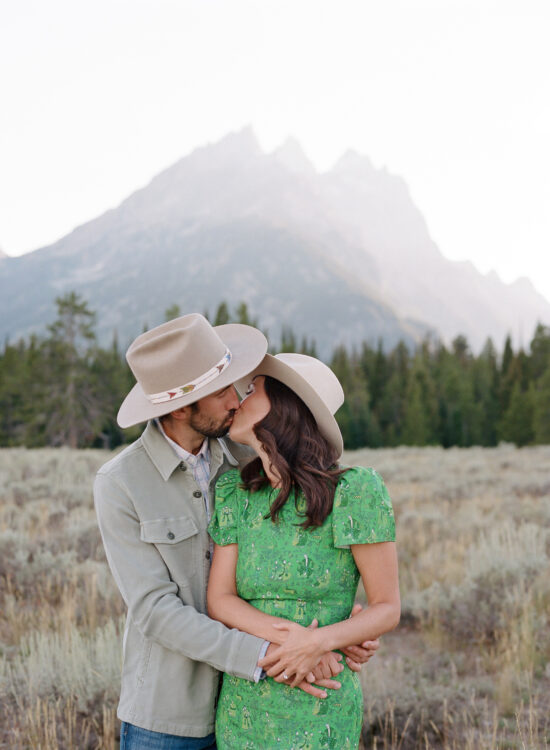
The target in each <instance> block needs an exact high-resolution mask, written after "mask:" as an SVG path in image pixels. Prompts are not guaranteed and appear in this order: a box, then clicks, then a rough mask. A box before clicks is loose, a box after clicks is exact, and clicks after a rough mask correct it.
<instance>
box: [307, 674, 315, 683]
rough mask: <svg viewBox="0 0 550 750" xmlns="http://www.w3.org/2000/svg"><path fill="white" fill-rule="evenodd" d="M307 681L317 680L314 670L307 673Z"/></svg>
mask: <svg viewBox="0 0 550 750" xmlns="http://www.w3.org/2000/svg"><path fill="white" fill-rule="evenodd" d="M306 682H315V675H314V674H313V672H309V674H307V675H306Z"/></svg>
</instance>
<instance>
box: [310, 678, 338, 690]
mask: <svg viewBox="0 0 550 750" xmlns="http://www.w3.org/2000/svg"><path fill="white" fill-rule="evenodd" d="M315 684H316V685H319V686H320V687H324V688H329V690H339V689H340V688H341V687H342V683H341V682H338V681H337V680H316V681H315Z"/></svg>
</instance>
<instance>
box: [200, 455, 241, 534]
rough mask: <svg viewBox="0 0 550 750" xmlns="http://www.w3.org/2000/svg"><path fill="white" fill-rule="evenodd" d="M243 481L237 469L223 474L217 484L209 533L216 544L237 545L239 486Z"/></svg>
mask: <svg viewBox="0 0 550 750" xmlns="http://www.w3.org/2000/svg"><path fill="white" fill-rule="evenodd" d="M240 481H241V477H240V474H239V472H238V471H237V470H236V469H232V470H231V471H228V472H226V473H225V474H222V476H221V477H220V478H219V479H218V481H217V482H216V491H215V498H216V501H215V505H214V513H213V514H212V519H211V521H210V524H209V526H208V533H209V534H210V536H211V537H212V539H213V540H214V541H215V542H216V544H219V545H221V546H222V547H224V546H225V545H226V544H236V543H237V536H238V534H237V527H238V505H237V503H238V484H239V482H240Z"/></svg>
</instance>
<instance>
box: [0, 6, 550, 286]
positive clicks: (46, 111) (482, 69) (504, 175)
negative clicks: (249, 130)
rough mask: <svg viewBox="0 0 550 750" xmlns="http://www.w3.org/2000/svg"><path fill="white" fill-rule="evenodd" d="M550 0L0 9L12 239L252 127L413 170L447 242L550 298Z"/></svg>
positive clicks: (0, 146)
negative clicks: (527, 282)
mask: <svg viewBox="0 0 550 750" xmlns="http://www.w3.org/2000/svg"><path fill="white" fill-rule="evenodd" d="M549 39H550V2H548V0H514V1H512V0H498V2H489V0H424V1H419V2H415V0H406V1H398V0H378V1H377V2H374V1H373V0H354V1H353V2H349V1H347V0H338V1H336V0H334V1H333V2H324V1H323V0H314V1H310V0H291V1H287V0H250V1H246V0H196V1H191V0H93V2H92V0H89V1H88V2H84V1H83V0H48V2H44V0H17V2H14V3H4V4H3V7H2V10H1V11H0V65H1V70H2V73H1V76H0V107H1V109H0V118H1V119H0V122H1V128H0V247H1V248H2V249H3V250H4V251H5V252H7V253H8V254H10V255H18V254H21V253H23V252H27V251H29V250H33V249H36V248H37V247H40V246H43V245H46V244H49V243H51V242H53V241H55V240H56V239H58V238H59V237H61V236H63V235H64V234H66V233H67V232H69V231H70V230H71V229H72V228H73V227H74V226H76V225H78V224H81V223H83V222H85V221H87V220H89V219H92V218H94V217H95V216H97V215H98V214H100V213H102V212H103V211H105V210H106V209H107V208H111V207H113V206H115V205H117V204H118V203H119V202H120V201H121V200H123V199H124V198H125V197H126V196H127V195H128V194H129V193H131V192H132V191H133V190H135V189H136V188H138V187H141V186H142V185H144V184H146V183H147V182H148V181H149V180H150V179H151V177H152V176H153V175H155V174H156V173H158V172H159V171H161V170H162V169H163V168H165V167H167V166H169V165H170V164H172V163H173V162H175V161H176V160H177V159H179V158H180V157H181V156H183V155H185V154H187V153H188V152H189V151H191V150H192V149H193V148H194V147H196V146H198V145H203V144H205V143H207V142H211V141H215V140H218V139H219V138H221V137H222V136H223V135H225V134H226V133H227V132H229V131H231V130H237V129H240V128H241V127H243V126H244V125H247V124H251V125H252V126H253V128H254V130H255V131H256V134H257V136H258V138H259V140H260V143H261V145H262V146H263V147H264V148H265V149H266V150H271V149H273V148H275V147H276V146H277V145H278V144H279V143H280V142H281V141H283V140H284V139H285V138H286V137H287V136H288V135H293V136H295V137H296V138H297V139H298V140H299V141H300V142H301V143H302V146H303V148H304V150H305V152H306V154H307V155H308V156H309V157H310V158H311V160H312V161H313V162H314V164H315V165H316V166H317V167H318V168H319V169H328V168H330V166H331V165H332V164H333V163H334V161H336V159H337V158H338V157H339V156H340V155H341V153H342V152H343V151H345V150H346V149H348V148H354V149H355V150H357V151H359V152H361V153H363V154H366V155H368V156H369V157H370V158H371V160H372V162H373V163H374V165H375V166H376V167H382V166H384V165H385V166H387V168H388V169H389V170H390V171H391V172H394V173H396V174H399V175H400V176H402V177H403V178H404V179H405V180H406V182H407V183H408V185H409V187H410V190H411V193H412V196H413V199H414V200H415V202H416V204H417V205H418V207H419V208H420V209H421V211H422V212H423V214H424V216H425V218H426V221H427V223H428V227H429V229H430V232H431V234H432V236H433V238H434V239H435V241H436V242H437V243H438V245H439V247H440V249H441V251H442V252H443V253H444V255H446V256H448V257H449V258H454V259H470V260H472V261H473V262H474V264H475V265H476V266H477V267H478V268H479V269H480V270H481V271H483V272H487V271H489V270H490V269H492V268H494V269H496V270H497V272H498V273H499V275H500V276H501V278H503V279H504V280H505V281H512V280H514V279H515V278H517V277H518V276H528V277H530V278H531V280H532V281H533V282H534V283H535V285H536V287H537V288H538V289H539V290H540V291H541V292H543V293H544V294H545V296H546V297H547V298H548V299H550V83H549V81H550V74H549V71H550V43H549Z"/></svg>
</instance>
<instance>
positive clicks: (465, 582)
mask: <svg viewBox="0 0 550 750" xmlns="http://www.w3.org/2000/svg"><path fill="white" fill-rule="evenodd" d="M107 457H108V454H107V453H105V452H102V451H91V450H89V451H88V450H86V451H70V450H65V449H57V450H56V449H37V450H24V449H4V450H1V451H0V717H1V719H0V722H1V723H0V726H1V729H0V748H10V750H18V749H19V748H40V749H41V750H57V749H58V748H62V749H63V750H74V749H78V750H88V749H89V750H92V748H98V749H99V748H103V749H105V750H114V749H115V748H116V747H117V746H118V743H117V731H118V725H117V719H116V703H117V695H118V679H119V669H120V656H121V641H122V630H123V610H124V608H123V605H122V602H121V599H120V596H119V594H118V592H117V590H116V587H115V585H114V582H113V581H112V579H111V575H110V572H109V570H108V568H107V565H106V562H105V558H104V554H103V548H102V545H101V540H100V537H99V533H98V530H97V527H96V523H95V515H94V509H93V503H92V495H91V485H92V478H93V475H94V473H95V471H96V469H97V468H98V467H99V466H100V465H101V464H102V463H103V462H104V461H105V460H106V459H107ZM346 462H347V463H349V464H362V465H370V466H374V467H375V468H376V469H378V470H379V471H380V473H381V474H382V476H383V477H384V479H385V480H386V483H387V485H388V487H389V489H390V494H391V496H392V498H393V501H394V507H395V511H396V517H397V529H398V548H399V556H400V577H401V594H402V602H403V615H402V620H401V625H400V626H399V628H398V629H397V630H396V631H395V632H394V633H391V634H389V635H387V636H385V637H384V639H383V645H382V648H381V649H380V651H379V653H378V654H377V655H376V656H375V657H374V659H372V661H371V662H370V663H369V665H368V666H367V667H365V668H364V669H363V675H362V679H363V684H364V694H365V723H364V729H363V743H364V748H365V750H367V749H368V750H370V749H371V748H377V749H378V750H381V749H382V748H384V749H388V750H389V749H390V748H397V749H398V750H413V749H415V750H416V749H418V750H420V749H421V748H422V749H423V750H427V749H428V748H445V749H446V750H450V749H451V748H452V749H456V750H484V749H485V748H530V749H531V750H534V749H535V748H536V749H538V748H546V747H549V746H550V617H549V615H550V446H538V447H533V448H522V449H516V448H513V447H509V446H501V447H499V448H494V449H492V448H487V449H481V448H471V449H450V450H446V451H444V450H443V449H440V448H418V449H417V448H398V449H391V450H390V449H388V450H386V449H383V450H376V451H368V450H361V451H356V452H353V453H348V454H347V456H346ZM359 596H360V595H359Z"/></svg>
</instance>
